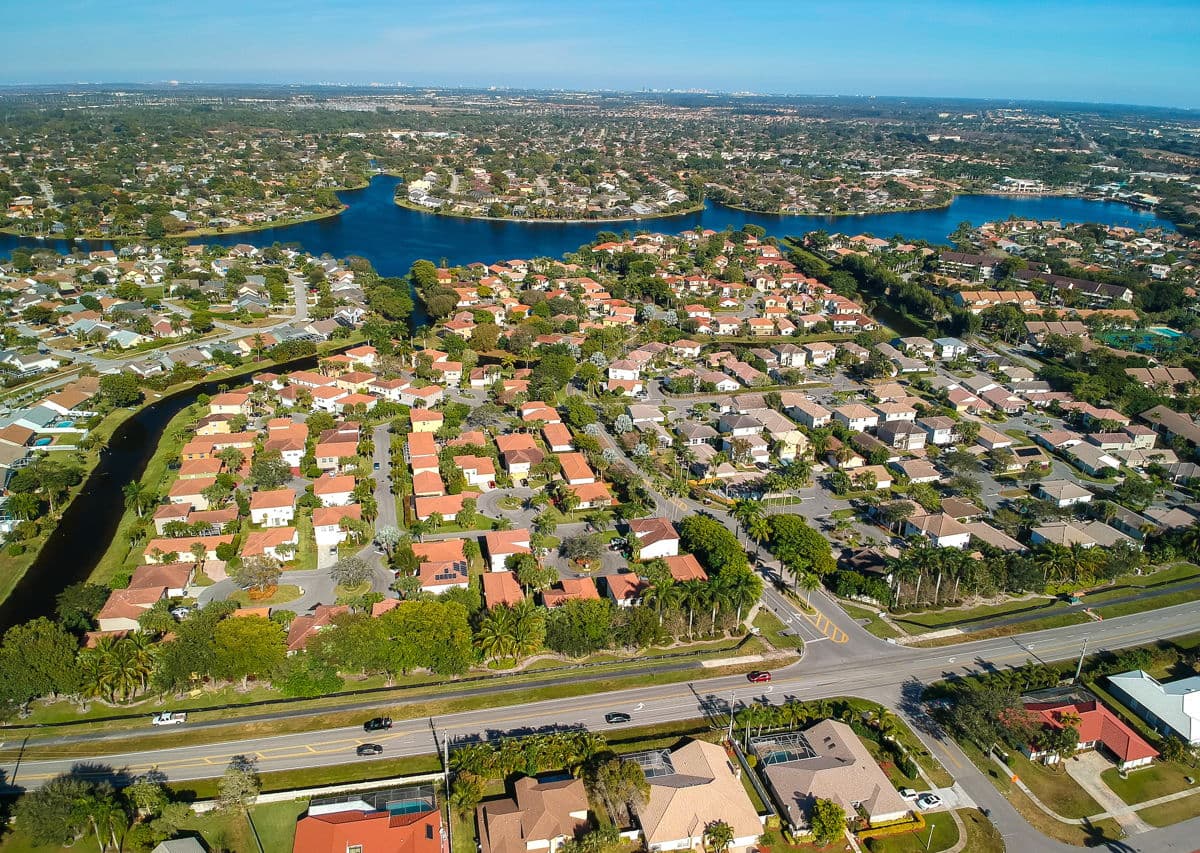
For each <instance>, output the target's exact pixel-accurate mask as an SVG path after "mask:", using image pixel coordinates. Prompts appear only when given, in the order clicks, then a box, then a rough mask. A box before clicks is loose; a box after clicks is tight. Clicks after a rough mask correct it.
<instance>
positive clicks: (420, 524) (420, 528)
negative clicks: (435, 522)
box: [408, 519, 429, 542]
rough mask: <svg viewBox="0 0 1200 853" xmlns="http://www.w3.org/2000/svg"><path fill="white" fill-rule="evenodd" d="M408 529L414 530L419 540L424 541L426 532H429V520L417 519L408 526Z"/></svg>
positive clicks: (413, 532) (414, 534)
mask: <svg viewBox="0 0 1200 853" xmlns="http://www.w3.org/2000/svg"><path fill="white" fill-rule="evenodd" d="M408 529H409V530H411V531H412V534H413V536H416V537H417V541H418V542H424V541H425V534H426V533H428V532H429V522H426V521H421V520H420V519H417V520H416V521H414V522H413V523H412V524H410V525H409V526H408Z"/></svg>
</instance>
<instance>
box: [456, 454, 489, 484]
mask: <svg viewBox="0 0 1200 853" xmlns="http://www.w3.org/2000/svg"><path fill="white" fill-rule="evenodd" d="M454 464H455V465H457V466H458V468H459V470H460V471H462V472H463V475H464V476H465V477H466V478H467V484H468V485H471V486H475V487H476V488H478V489H481V490H483V491H485V492H489V491H491V490H492V489H494V488H496V463H495V462H493V461H492V457H490V456H455V457H454Z"/></svg>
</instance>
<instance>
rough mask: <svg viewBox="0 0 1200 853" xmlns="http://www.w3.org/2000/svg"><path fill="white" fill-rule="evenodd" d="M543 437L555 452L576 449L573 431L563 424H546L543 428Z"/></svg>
mask: <svg viewBox="0 0 1200 853" xmlns="http://www.w3.org/2000/svg"><path fill="white" fill-rule="evenodd" d="M542 437H543V438H545V439H546V446H547V447H549V448H550V450H551V451H552V452H554V453H568V452H570V451H572V450H574V449H575V443H574V442H573V441H572V439H571V431H570V430H569V429H567V428H566V426H564V425H563V424H546V426H545V427H543V429H542Z"/></svg>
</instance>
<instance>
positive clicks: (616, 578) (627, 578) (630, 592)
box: [602, 572, 646, 607]
mask: <svg viewBox="0 0 1200 853" xmlns="http://www.w3.org/2000/svg"><path fill="white" fill-rule="evenodd" d="M602 580H603V581H604V588H605V589H606V590H607V591H608V597H609V598H611V599H612V600H613V602H614V603H615V604H616V605H617V607H633V606H634V605H636V604H638V603H640V602H641V600H642V593H644V592H645V591H646V582H645V581H644V580H642V579H641V578H640V577H638V576H637V575H636V574H634V573H633V572H622V573H621V574H617V575H604V576H603V578H602Z"/></svg>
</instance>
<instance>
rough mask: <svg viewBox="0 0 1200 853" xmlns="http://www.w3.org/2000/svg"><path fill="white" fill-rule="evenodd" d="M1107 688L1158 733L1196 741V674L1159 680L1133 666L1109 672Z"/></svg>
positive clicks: (1199, 684)
mask: <svg viewBox="0 0 1200 853" xmlns="http://www.w3.org/2000/svg"><path fill="white" fill-rule="evenodd" d="M1108 689H1109V690H1110V691H1111V692H1112V694H1113V696H1115V697H1116V698H1117V699H1119V700H1120V701H1121V702H1123V703H1125V706H1126V707H1127V708H1129V710H1131V711H1133V713H1135V714H1137V715H1138V717H1140V718H1141V719H1142V720H1144V721H1145V722H1146V725H1148V726H1150V727H1151V728H1153V729H1154V730H1155V731H1156V732H1158V733H1159V734H1161V735H1164V736H1166V735H1172V734H1174V735H1178V736H1179V737H1181V738H1183V740H1184V741H1186V742H1187V743H1190V744H1200V675H1193V676H1190V677H1188V678H1178V679H1176V680H1175V681H1167V682H1162V681H1159V680H1158V679H1157V678H1155V677H1154V676H1152V675H1148V674H1147V673H1145V672H1143V671H1142V670H1140V669H1135V670H1132V671H1130V672H1122V673H1120V674H1119V675H1110V676H1109V677H1108Z"/></svg>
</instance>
